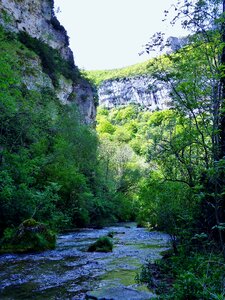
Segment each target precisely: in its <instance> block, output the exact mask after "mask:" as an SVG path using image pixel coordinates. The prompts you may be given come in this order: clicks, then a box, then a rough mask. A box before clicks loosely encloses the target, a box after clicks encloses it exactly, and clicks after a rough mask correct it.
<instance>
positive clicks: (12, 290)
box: [0, 223, 169, 300]
mask: <svg viewBox="0 0 225 300" xmlns="http://www.w3.org/2000/svg"><path fill="white" fill-rule="evenodd" d="M109 232H114V233H115V234H114V237H113V244H114V248H113V252H110V253H100V252H93V253H90V252H87V248H88V246H89V245H90V244H91V243H93V242H94V241H96V239H97V238H99V237H101V236H104V235H107V234H108V233H109ZM168 240H169V237H168V235H167V234H164V233H159V232H149V231H147V230H146V229H144V228H137V227H136V224H134V223H125V224H118V225H117V226H111V227H106V228H103V229H80V230H77V231H74V232H71V233H67V234H61V235H59V236H58V239H57V246H56V249H55V250H51V251H45V252H42V253H34V254H20V255H17V254H6V255H1V256H0V299H1V300H9V299H10V300H11V299H12V300H14V299H20V300H26V299H35V300H43V299H48V300H56V299H63V300H65V299H71V300H83V299H113V300H117V299H124V300H147V299H151V298H152V297H153V294H152V293H151V292H150V291H148V290H147V288H146V287H145V286H143V285H138V284H137V283H136V281H135V276H136V274H137V272H139V271H140V268H141V265H142V264H144V263H145V262H146V261H149V260H150V261H154V260H156V259H158V258H160V252H161V251H163V250H166V249H168Z"/></svg>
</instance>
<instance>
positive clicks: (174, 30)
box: [55, 0, 185, 70]
mask: <svg viewBox="0 0 225 300" xmlns="http://www.w3.org/2000/svg"><path fill="white" fill-rule="evenodd" d="M176 2H177V1H176V0H55V10H56V15H57V18H58V19H59V20H60V22H61V24H62V25H63V26H64V27H65V28H66V30H67V32H68V35H69V37H70V47H71V49H72V50H73V53H74V58H75V63H76V65H78V66H79V68H81V69H86V70H97V69H98V70H100V69H113V68H121V67H125V66H129V65H132V64H135V63H138V62H141V61H145V60H147V59H149V58H150V56H148V55H147V54H144V55H142V56H139V54H138V53H140V52H141V50H142V45H144V44H146V43H147V42H148V41H149V38H150V37H151V36H152V35H153V34H154V33H155V32H158V31H163V32H165V33H166V35H167V36H177V37H179V36H183V35H185V31H184V30H183V29H182V28H181V27H180V26H171V25H169V22H162V19H164V10H167V9H169V8H170V7H171V5H172V4H173V3H176ZM58 7H60V12H59V13H57V8H58Z"/></svg>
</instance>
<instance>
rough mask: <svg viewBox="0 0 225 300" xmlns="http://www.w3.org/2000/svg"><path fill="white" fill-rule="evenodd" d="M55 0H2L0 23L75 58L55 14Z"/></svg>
mask: <svg viewBox="0 0 225 300" xmlns="http://www.w3.org/2000/svg"><path fill="white" fill-rule="evenodd" d="M53 9H54V1H53V0H2V1H1V3H0V10H1V15H2V17H1V18H0V24H1V25H3V26H4V27H5V28H6V29H7V30H10V31H13V32H19V31H26V32H27V33H28V34H29V35H30V36H32V37H35V38H37V39H40V40H42V41H43V42H45V43H46V44H48V45H49V46H50V47H52V48H54V49H57V50H59V51H60V52H61V54H62V56H63V57H64V58H65V59H67V60H73V53H72V51H71V50H70V48H69V47H68V45H69V43H68V36H67V34H66V31H65V29H64V28H63V26H61V25H60V23H59V22H58V21H57V19H56V18H55V16H54V11H53Z"/></svg>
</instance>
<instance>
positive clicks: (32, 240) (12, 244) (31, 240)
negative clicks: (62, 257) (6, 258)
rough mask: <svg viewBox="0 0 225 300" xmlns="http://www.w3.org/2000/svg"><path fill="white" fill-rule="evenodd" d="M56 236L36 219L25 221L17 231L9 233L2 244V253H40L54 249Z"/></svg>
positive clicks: (0, 248) (0, 250) (0, 244)
mask: <svg viewBox="0 0 225 300" xmlns="http://www.w3.org/2000/svg"><path fill="white" fill-rule="evenodd" d="M55 243H56V235H55V233H53V232H52V231H51V230H49V229H48V228H47V226H46V225H45V224H43V223H39V222H37V221H35V220H34V219H27V220H25V221H23V223H21V224H20V225H19V227H18V229H17V230H11V231H9V230H8V231H7V234H5V235H4V237H3V239H2V240H1V243H0V252H2V253H3V252H18V253H25V252H39V251H44V250H48V249H54V248H55Z"/></svg>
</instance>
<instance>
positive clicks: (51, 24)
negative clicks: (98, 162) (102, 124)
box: [0, 0, 96, 124]
mask: <svg viewBox="0 0 225 300" xmlns="http://www.w3.org/2000/svg"><path fill="white" fill-rule="evenodd" d="M0 25H1V26H3V28H4V29H5V30H6V31H9V32H12V33H14V34H16V35H17V36H18V37H19V39H20V41H21V42H22V43H23V44H24V45H25V46H26V47H27V48H29V49H31V50H32V51H34V52H35V53H36V54H37V55H36V56H33V57H26V58H25V60H24V63H23V65H21V66H20V67H21V68H23V69H24V72H23V73H24V76H23V82H24V84H25V85H26V87H27V88H28V89H30V90H40V89H43V88H50V89H53V90H54V91H55V92H56V94H57V96H58V98H59V100H60V101H61V102H62V103H63V104H70V103H76V104H77V106H78V108H79V111H80V113H81V115H82V117H83V121H84V122H85V123H88V124H89V123H93V122H94V120H95V115H96V105H95V100H94V93H93V90H92V87H91V85H90V84H89V82H88V81H87V80H85V79H83V78H82V77H81V76H80V73H79V70H78V68H77V67H76V66H75V64H74V58H73V53H72V51H71V49H70V48H69V38H68V36H67V33H66V30H65V29H64V27H63V26H61V24H60V23H59V21H58V20H57V18H56V17H55V15H54V1H53V0H1V2H0Z"/></svg>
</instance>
